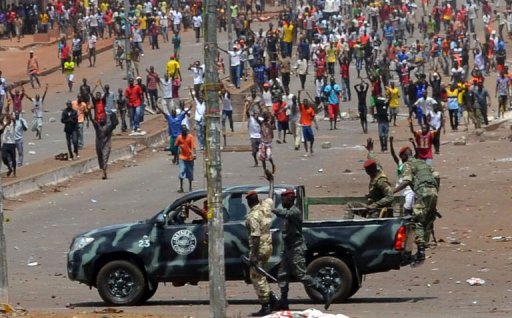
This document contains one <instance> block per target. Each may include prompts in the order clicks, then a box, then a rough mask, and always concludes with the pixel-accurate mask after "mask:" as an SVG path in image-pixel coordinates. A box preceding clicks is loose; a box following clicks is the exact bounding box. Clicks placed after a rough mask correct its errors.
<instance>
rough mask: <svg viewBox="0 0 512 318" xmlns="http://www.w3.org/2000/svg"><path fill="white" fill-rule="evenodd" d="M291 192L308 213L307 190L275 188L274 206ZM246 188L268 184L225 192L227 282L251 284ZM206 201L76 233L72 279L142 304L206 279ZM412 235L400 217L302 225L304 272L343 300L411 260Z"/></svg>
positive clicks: (275, 229)
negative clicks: (201, 212)
mask: <svg viewBox="0 0 512 318" xmlns="http://www.w3.org/2000/svg"><path fill="white" fill-rule="evenodd" d="M290 187H292V188H294V189H295V191H296V194H297V200H296V204H297V206H298V207H300V208H302V210H303V211H305V210H306V211H307V202H306V201H307V198H306V196H305V189H304V187H303V186H290V185H276V186H275V193H276V197H275V198H276V199H275V204H276V207H279V206H280V205H281V202H280V195H279V194H280V193H281V192H282V191H284V190H285V189H287V188H290ZM248 191H257V192H258V193H261V196H260V197H265V196H266V194H267V193H268V187H259V186H255V185H253V186H236V187H230V188H226V189H225V190H224V192H223V216H224V232H225V252H224V253H225V266H226V280H229V281H237V280H240V281H245V282H246V283H249V275H248V272H249V271H248V267H247V265H246V264H244V263H243V261H242V260H241V256H242V255H247V254H248V244H247V232H246V228H245V216H246V214H247V212H248V211H249V209H248V206H247V204H246V200H245V194H246V193H247V192H248ZM204 200H206V191H205V190H199V191H194V192H191V193H188V194H186V195H184V196H183V197H181V198H179V199H177V200H176V201H174V202H173V203H171V204H170V205H169V206H167V207H166V208H164V209H163V210H162V211H160V212H158V213H157V214H156V215H155V216H153V217H152V218H149V219H147V220H145V221H140V222H137V223H132V224H121V225H112V226H107V227H103V228H99V229H95V230H92V231H89V232H85V233H82V234H80V235H78V236H76V237H75V238H74V239H73V241H72V243H71V246H70V251H69V253H68V263H67V272H68V277H69V278H70V279H71V280H73V281H79V282H81V283H84V284H86V285H88V286H90V287H91V286H94V287H96V288H97V289H98V292H99V294H100V296H101V298H102V299H103V300H104V301H105V302H107V303H108V304H111V305H136V304H141V303H143V302H145V301H147V300H148V299H150V298H151V297H152V296H153V295H154V294H155V292H156V290H157V288H158V284H159V283H160V282H171V283H172V285H174V286H183V285H184V284H187V283H188V284H192V285H194V284H197V283H198V282H200V281H208V224H207V223H206V222H205V220H204V219H203V218H201V217H200V216H198V215H196V214H195V213H194V212H192V210H193V209H191V205H190V204H195V205H196V206H202V201H204ZM196 210H197V209H196ZM342 215H343V212H341V211H340V217H341V216H342ZM281 222H282V219H280V218H275V217H274V220H273V224H272V229H271V231H272V238H273V254H272V256H271V258H270V260H269V262H268V264H267V266H266V270H267V271H268V272H269V273H270V274H273V275H276V273H277V269H278V265H279V261H280V257H279V255H280V254H281V252H282V250H283V242H282V239H281V233H280V229H281ZM411 232H412V231H411V230H409V226H408V219H407V218H402V217H394V218H385V219H357V220H341V219H340V220H325V221H308V220H305V221H304V229H303V233H304V236H305V240H306V245H307V253H306V265H307V271H308V273H310V274H311V275H312V276H313V277H316V278H317V279H319V280H321V281H322V283H323V284H324V285H326V286H329V287H330V288H331V289H332V290H333V291H334V298H333V299H334V301H336V302H342V301H344V300H345V299H347V298H349V297H351V296H352V295H354V294H355V293H356V292H357V291H358V290H359V288H360V286H361V282H362V276H363V275H366V274H372V273H378V272H385V271H389V270H392V269H400V267H401V266H404V265H407V264H409V263H410V259H411V257H410V256H411V251H410V245H411V244H410V243H411V242H410V241H411V239H410V238H409V236H410V233H411ZM408 241H409V243H408ZM241 269H242V270H241ZM306 292H307V294H308V295H309V297H310V298H311V299H312V300H313V301H316V302H323V300H322V296H321V295H320V294H319V293H318V292H317V291H316V290H314V289H308V288H306Z"/></svg>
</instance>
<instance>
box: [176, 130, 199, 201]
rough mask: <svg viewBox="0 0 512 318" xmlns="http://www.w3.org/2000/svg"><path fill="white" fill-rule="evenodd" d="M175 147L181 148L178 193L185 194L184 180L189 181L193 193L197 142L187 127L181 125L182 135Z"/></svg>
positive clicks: (189, 187)
mask: <svg viewBox="0 0 512 318" xmlns="http://www.w3.org/2000/svg"><path fill="white" fill-rule="evenodd" d="M175 145H176V146H177V147H178V148H179V153H180V154H179V160H180V161H179V166H180V173H179V179H180V188H179V189H178V193H183V179H187V180H188V191H189V192H190V191H192V181H193V180H194V160H196V148H197V146H196V140H195V138H194V136H192V135H191V134H189V133H188V129H187V126H185V125H181V135H179V136H178V137H177V138H176V143H175Z"/></svg>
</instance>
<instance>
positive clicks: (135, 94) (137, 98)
mask: <svg viewBox="0 0 512 318" xmlns="http://www.w3.org/2000/svg"><path fill="white" fill-rule="evenodd" d="M124 96H125V97H126V99H127V100H128V109H129V110H130V126H131V128H132V133H134V132H140V131H141V130H140V111H141V110H142V109H141V107H139V106H140V105H141V103H142V88H141V87H140V86H139V85H134V82H133V78H130V79H129V80H128V87H127V88H126V89H125V91H124Z"/></svg>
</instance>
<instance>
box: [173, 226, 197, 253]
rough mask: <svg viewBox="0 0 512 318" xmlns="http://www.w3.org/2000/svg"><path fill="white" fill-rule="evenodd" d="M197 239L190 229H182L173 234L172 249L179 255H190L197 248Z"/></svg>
mask: <svg viewBox="0 0 512 318" xmlns="http://www.w3.org/2000/svg"><path fill="white" fill-rule="evenodd" d="M196 244H197V240H196V237H195V235H194V233H192V232H191V231H189V230H180V231H178V232H176V233H174V235H173V236H172V239H171V245H172V249H173V250H174V251H175V252H176V253H178V254H179V255H188V254H190V253H192V252H193V251H194V250H195V249H196Z"/></svg>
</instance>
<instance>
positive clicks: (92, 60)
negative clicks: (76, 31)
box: [87, 32, 97, 67]
mask: <svg viewBox="0 0 512 318" xmlns="http://www.w3.org/2000/svg"><path fill="white" fill-rule="evenodd" d="M96 41H97V39H96V35H95V34H94V33H93V32H91V33H90V34H89V39H88V41H87V42H88V45H89V67H94V66H95V65H96Z"/></svg>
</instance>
